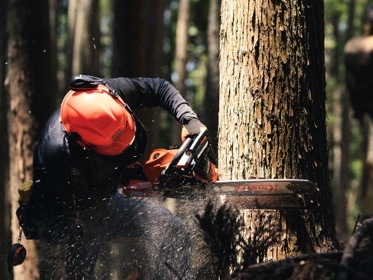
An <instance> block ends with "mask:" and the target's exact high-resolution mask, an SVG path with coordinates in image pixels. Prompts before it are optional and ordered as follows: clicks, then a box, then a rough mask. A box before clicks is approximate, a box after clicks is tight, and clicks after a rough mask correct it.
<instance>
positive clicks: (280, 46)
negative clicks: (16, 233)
mask: <svg viewBox="0 0 373 280" xmlns="http://www.w3.org/2000/svg"><path fill="white" fill-rule="evenodd" d="M221 13H222V24H221V38H220V42H221V44H220V48H221V49H220V71H221V72H220V103H219V110H220V111H219V158H218V162H219V172H220V175H221V177H220V178H221V179H233V180H235V179H248V178H251V177H254V178H260V177H265V178H307V179H309V180H311V181H313V182H315V184H316V186H317V188H318V189H319V190H320V192H319V195H318V203H319V206H318V207H317V211H306V212H305V213H300V212H297V211H294V212H293V211H287V212H278V213H275V214H276V215H279V218H278V220H281V219H285V221H286V224H285V225H286V226H285V228H283V229H284V230H285V229H286V230H285V232H284V233H287V234H284V238H285V239H286V241H287V242H289V243H288V244H289V247H288V248H286V247H285V248H282V250H284V251H285V252H284V253H285V254H289V253H293V254H294V253H295V254H297V253H298V254H299V253H305V252H307V251H308V250H317V251H327V250H330V249H333V248H335V247H336V246H337V242H335V222H334V221H335V220H334V215H333V209H332V200H331V190H330V186H329V174H328V150H327V141H326V140H327V138H326V114H325V101H326V94H325V69H324V51H323V50H324V31H323V28H324V21H323V20H324V13H323V1H308V0H304V1H299V2H297V3H293V4H292V5H290V4H289V3H288V2H268V1H234V2H232V1H222V8H221ZM251 213H252V212H251ZM251 213H250V215H252V214H251ZM302 215H305V220H304V219H303V217H302ZM247 216H248V217H249V214H248V215H247ZM251 217H252V216H251ZM304 226H306V228H304ZM308 237H310V238H311V240H307V238H308ZM284 241H285V240H284ZM321 244H322V245H321ZM278 253H279V252H275V253H274V254H275V256H273V257H274V258H277V257H278V256H279V255H278Z"/></svg>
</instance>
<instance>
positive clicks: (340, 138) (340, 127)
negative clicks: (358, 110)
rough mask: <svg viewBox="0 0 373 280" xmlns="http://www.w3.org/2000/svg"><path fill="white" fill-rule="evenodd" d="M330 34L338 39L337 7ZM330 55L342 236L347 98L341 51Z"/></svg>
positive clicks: (342, 231) (335, 175)
mask: <svg viewBox="0 0 373 280" xmlns="http://www.w3.org/2000/svg"><path fill="white" fill-rule="evenodd" d="M332 23H333V35H334V39H335V41H336V42H339V41H340V40H341V36H340V31H339V24H340V14H339V12H338V11H337V12H336V13H335V14H334V16H333V19H332ZM333 51H334V55H333V56H332V62H331V67H330V75H331V76H332V77H333V78H334V79H335V81H336V84H337V87H336V89H335V91H334V93H333V102H332V104H333V106H332V110H333V112H334V115H335V116H336V117H337V120H339V121H337V122H336V123H334V125H333V132H332V133H333V134H332V135H333V186H334V188H333V189H334V194H335V205H336V221H337V232H338V234H339V235H340V236H341V237H343V236H346V234H348V232H347V230H348V229H347V201H346V193H347V189H348V185H349V181H350V180H349V176H348V174H349V172H348V157H349V149H348V147H349V140H350V137H349V114H348V111H349V110H348V109H349V102H348V98H347V96H346V95H347V93H346V92H345V91H344V90H343V89H342V88H341V86H339V85H341V84H343V83H342V79H341V72H340V70H339V65H340V58H341V57H342V53H341V52H340V47H339V46H336V47H335V48H334V50H333Z"/></svg>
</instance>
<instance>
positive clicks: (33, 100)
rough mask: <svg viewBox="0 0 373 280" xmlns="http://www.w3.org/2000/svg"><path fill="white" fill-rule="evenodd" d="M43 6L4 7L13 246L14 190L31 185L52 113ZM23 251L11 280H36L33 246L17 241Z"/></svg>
mask: <svg viewBox="0 0 373 280" xmlns="http://www.w3.org/2000/svg"><path fill="white" fill-rule="evenodd" d="M48 8H49V5H48V0H44V1H43V0H37V1H18V0H11V1H10V2H9V18H8V19H9V20H8V34H9V38H8V60H7V62H8V76H7V89H8V93H9V97H8V98H9V107H8V110H7V114H8V133H9V155H11V157H10V164H9V173H10V183H9V189H10V198H11V205H12V206H11V211H12V219H11V225H12V236H13V238H12V239H13V242H17V239H18V234H19V226H18V220H17V217H16V215H15V212H16V209H17V207H18V192H17V190H18V187H19V186H20V185H21V184H22V183H23V182H24V181H26V180H30V179H32V158H33V149H34V146H35V142H36V135H37V133H38V130H39V128H40V125H41V124H43V123H44V122H45V121H46V119H47V118H48V117H49V115H50V113H51V111H52V110H53V109H54V106H53V105H52V104H53V96H54V95H53V93H55V92H56V88H55V84H56V77H55V76H54V73H55V69H52V68H51V66H50V61H51V59H52V56H53V55H55V54H54V53H52V48H51V42H50V32H49V19H48V13H49V9H48ZM35 15H38V16H35ZM22 243H23V244H24V246H25V247H26V248H27V258H26V260H25V262H24V263H23V264H22V265H20V266H17V267H15V269H14V274H15V275H14V278H15V279H37V278H38V269H37V260H38V258H37V251H36V248H35V243H34V241H31V240H25V237H24V236H23V238H22Z"/></svg>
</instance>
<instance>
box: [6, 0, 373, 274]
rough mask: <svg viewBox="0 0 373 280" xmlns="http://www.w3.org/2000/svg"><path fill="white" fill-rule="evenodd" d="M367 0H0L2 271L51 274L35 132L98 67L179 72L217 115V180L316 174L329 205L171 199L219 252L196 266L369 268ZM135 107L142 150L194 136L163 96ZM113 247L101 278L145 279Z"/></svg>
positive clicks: (205, 110) (187, 90)
mask: <svg viewBox="0 0 373 280" xmlns="http://www.w3.org/2000/svg"><path fill="white" fill-rule="evenodd" d="M370 5H373V1H370V0H346V1H337V0H324V1H322V0H301V1H287V0H285V1H266V0H259V1H251V0H250V1H241V0H234V1H232V0H205V1H203V0H157V1H147V0H136V1H120V0H111V1H110V0H48V1H46V0H34V1H19V0H0V14H1V16H0V20H1V21H0V36H1V38H2V40H1V42H2V44H1V46H0V80H1V85H0V107H1V110H0V112H1V113H0V127H1V137H0V139H1V140H0V141H1V144H0V170H1V173H0V174H1V175H0V182H1V185H0V196H1V197H2V202H1V203H0V213H1V214H0V232H1V235H0V258H1V264H0V266H1V267H0V278H1V279H39V278H42V277H40V271H39V269H38V265H37V264H38V260H39V258H40V256H39V255H38V250H39V248H38V243H37V242H35V241H34V240H27V239H26V238H25V236H24V235H23V234H22V232H21V235H20V227H19V224H18V219H17V216H16V210H17V208H18V205H19V202H18V199H19V194H18V188H19V187H20V186H21V185H22V184H23V183H25V182H27V181H29V180H32V177H33V153H34V149H35V145H36V142H37V136H38V134H39V133H40V131H41V129H42V127H43V125H44V123H45V122H46V121H47V119H48V118H49V116H50V115H51V114H52V112H53V111H54V109H55V108H57V107H58V106H60V104H61V101H62V99H63V97H64V95H65V94H66V93H67V92H68V90H69V83H70V78H71V77H72V76H74V75H77V74H86V75H91V76H95V77H102V78H112V77H128V78H137V77H152V78H161V79H165V80H166V81H169V82H170V83H171V84H172V85H173V86H174V87H175V88H176V89H177V90H178V91H179V92H180V94H181V95H182V96H183V97H184V98H185V100H186V101H187V102H188V103H189V104H190V106H191V107H192V108H193V110H194V111H195V112H196V113H197V115H198V117H199V119H200V120H201V122H202V123H203V124H204V125H206V127H207V128H208V130H209V132H210V134H211V136H212V138H211V141H212V143H211V144H212V147H213V150H214V152H215V155H216V159H217V166H218V171H219V180H244V179H252V178H271V179H272V178H293V179H308V180H310V181H311V182H313V183H315V186H316V188H317V190H318V192H317V195H316V198H315V200H316V203H315V202H314V201H313V202H312V203H315V204H316V205H317V207H316V209H308V208H307V207H306V209H301V210H294V211H293V210H278V209H243V210H242V209H241V210H240V211H236V210H237V209H235V208H234V207H228V205H226V204H224V205H223V206H222V207H220V208H218V207H217V205H214V204H213V203H211V201H208V202H207V201H205V200H204V201H202V202H200V201H199V202H198V203H197V202H196V201H192V202H191V205H188V203H190V202H187V203H186V204H185V205H184V204H183V205H182V206H180V205H176V206H175V205H174V204H173V203H175V202H174V201H172V200H169V201H168V202H167V203H169V204H167V203H165V205H166V207H168V208H170V209H173V210H171V211H172V212H173V211H174V212H177V215H179V216H180V218H181V219H182V220H183V219H185V220H186V224H188V225H189V223H193V226H192V227H193V231H194V230H197V231H198V234H200V236H199V237H201V239H203V241H201V239H198V238H197V241H196V242H201V243H203V245H200V244H198V246H202V247H203V249H204V250H205V249H206V248H208V250H207V251H208V253H206V255H208V257H206V256H205V255H203V254H202V253H201V252H200V251H198V249H197V251H198V252H197V253H195V254H196V256H195V257H194V260H195V263H193V265H195V266H196V267H197V268H196V271H197V272H196V277H195V278H196V279H326V278H327V279H369V274H370V273H371V270H372V265H371V263H372V262H373V260H371V257H370V256H369V254H367V252H368V251H369V249H371V246H372V245H373V243H372V242H371V241H372V229H371V228H372V225H373V222H372V221H371V219H370V217H371V216H372V215H373V184H372V182H373V178H372V177H373V172H372V170H373V169H372V168H373V146H372V144H373V141H372V140H373V134H372V131H373V130H372V129H373V126H372V125H373V122H372V119H371V118H372V116H373V109H370V108H371V105H370V104H371V102H373V98H372V97H370V92H369V90H370V85H371V83H373V80H372V79H371V78H370V73H371V72H370V71H372V70H373V68H372V67H373V62H372V61H373V57H372V51H373V39H372V37H371V36H372V35H373V8H371V7H373V6H370ZM364 40H365V41H364ZM369 40H371V41H372V42H370V41H369ZM372 86H373V84H372ZM371 99H372V100H371ZM372 108H373V107H372ZM135 114H136V115H137V116H138V117H139V119H141V121H142V123H143V124H144V126H145V127H146V133H147V135H148V139H149V140H148V145H147V148H146V152H145V153H147V154H149V153H150V152H151V151H152V150H153V149H155V148H157V147H162V148H166V147H169V146H174V145H180V144H181V139H180V132H181V126H180V125H179V124H178V123H177V122H176V121H175V120H174V118H173V117H172V116H170V115H169V114H168V113H167V112H166V111H165V110H162V108H158V107H155V108H143V109H141V110H138V111H136V112H135ZM193 203H194V204H193ZM307 203H309V201H308V202H306V204H307ZM233 206H234V205H233ZM175 207H176V210H175V209H174V208H175ZM197 209H198V211H200V210H201V209H202V210H201V211H200V212H198V213H197V212H193V211H192V210H195V211H196V210H197ZM195 227H197V229H196V228H195ZM198 234H196V235H198ZM20 236H21V240H22V244H23V245H24V246H25V247H26V248H27V258H26V260H25V262H24V263H23V264H21V265H18V266H14V268H13V267H11V268H9V266H8V264H7V258H8V251H9V248H10V246H11V244H13V243H17V241H19V238H20ZM223 240H229V242H223ZM362 243H363V245H361V244H362ZM110 246H113V247H110V248H109V247H108V248H106V251H108V252H109V251H110V252H111V251H115V252H117V251H118V253H117V257H116V258H114V257H113V256H112V255H110V257H108V258H107V259H105V258H103V259H102V260H100V265H101V266H104V267H105V268H96V270H95V273H96V275H95V277H96V278H94V279H142V278H141V277H140V276H138V275H136V274H133V273H132V274H130V275H126V276H124V275H123V274H121V273H124V272H123V271H122V269H121V268H118V266H120V258H121V257H123V255H121V252H120V250H121V249H123V250H126V248H125V245H123V244H122V245H118V246H117V247H115V244H114V245H113V244H111V245H110ZM114 247H115V249H113V248H114ZM237 248H240V250H239V249H237ZM367 248H368V249H367ZM199 249H200V248H199ZM201 250H202V249H201ZM202 251H203V250H202ZM203 252H205V251H203ZM357 252H358V253H357ZM201 256H202V257H201ZM111 258H113V259H111ZM201 263H202V264H201ZM108 271H109V272H108ZM125 277H127V278H125ZM131 277H132V278H131ZM144 279H147V278H144ZM175 279H183V278H182V277H180V276H179V277H178V278H175ZM187 279H189V278H187ZM191 279H194V278H191Z"/></svg>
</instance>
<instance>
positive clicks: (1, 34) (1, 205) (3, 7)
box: [0, 0, 10, 279]
mask: <svg viewBox="0 0 373 280" xmlns="http://www.w3.org/2000/svg"><path fill="white" fill-rule="evenodd" d="M7 12H8V9H7V1H6V0H1V1H0V38H1V39H0V42H1V44H0V81H1V83H0V127H1V134H0V197H1V202H0V213H1V214H0V231H1V237H0V278H1V279H6V278H7V269H8V267H7V265H6V258H7V252H8V250H9V245H10V241H9V240H10V201H9V198H8V197H9V189H8V186H9V167H8V166H9V154H8V133H7V131H8V130H7V127H8V126H7V118H6V116H7V98H6V97H7V96H6V94H5V91H4V80H5V73H6V72H5V70H6V69H5V68H6V67H5V66H6V58H5V57H6V19H7V16H6V15H7Z"/></svg>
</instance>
